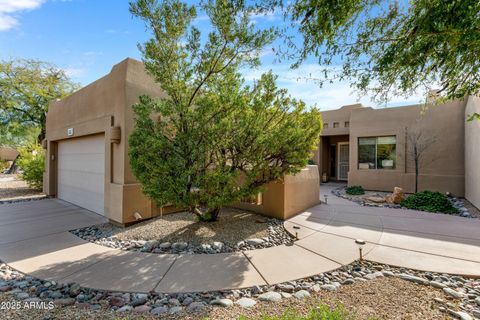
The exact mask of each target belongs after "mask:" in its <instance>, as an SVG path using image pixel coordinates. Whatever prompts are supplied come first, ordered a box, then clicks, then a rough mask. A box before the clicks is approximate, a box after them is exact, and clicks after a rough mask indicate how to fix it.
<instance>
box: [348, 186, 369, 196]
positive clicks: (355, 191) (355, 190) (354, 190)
mask: <svg viewBox="0 0 480 320" xmlns="http://www.w3.org/2000/svg"><path fill="white" fill-rule="evenodd" d="M345 192H346V193H347V194H349V195H355V196H357V195H361V194H365V190H363V187H362V186H350V187H346V188H345Z"/></svg>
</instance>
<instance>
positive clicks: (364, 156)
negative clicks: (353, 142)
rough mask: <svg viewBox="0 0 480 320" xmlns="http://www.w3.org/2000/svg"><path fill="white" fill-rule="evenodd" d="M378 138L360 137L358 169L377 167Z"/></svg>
mask: <svg viewBox="0 0 480 320" xmlns="http://www.w3.org/2000/svg"><path fill="white" fill-rule="evenodd" d="M375 145H376V138H358V169H375Z"/></svg>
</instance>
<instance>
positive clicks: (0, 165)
mask: <svg viewBox="0 0 480 320" xmlns="http://www.w3.org/2000/svg"><path fill="white" fill-rule="evenodd" d="M8 168H10V165H9V163H8V161H3V160H0V173H3V172H4V171H5V170H7V169H8Z"/></svg>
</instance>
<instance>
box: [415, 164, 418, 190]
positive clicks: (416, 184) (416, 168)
mask: <svg viewBox="0 0 480 320" xmlns="http://www.w3.org/2000/svg"><path fill="white" fill-rule="evenodd" d="M417 192H418V159H415V193H417Z"/></svg>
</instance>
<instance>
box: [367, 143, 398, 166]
mask: <svg viewBox="0 0 480 320" xmlns="http://www.w3.org/2000/svg"><path fill="white" fill-rule="evenodd" d="M396 144H397V141H396V138H395V136H388V137H373V138H372V137H370V138H358V169H395V165H396V162H397V156H396Z"/></svg>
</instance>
